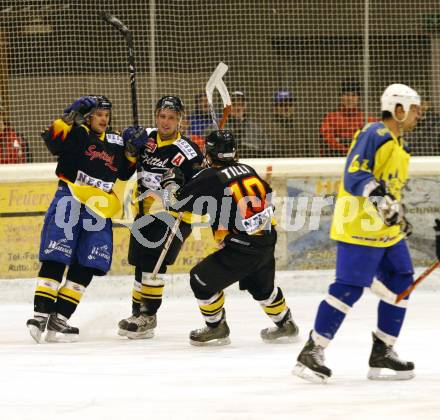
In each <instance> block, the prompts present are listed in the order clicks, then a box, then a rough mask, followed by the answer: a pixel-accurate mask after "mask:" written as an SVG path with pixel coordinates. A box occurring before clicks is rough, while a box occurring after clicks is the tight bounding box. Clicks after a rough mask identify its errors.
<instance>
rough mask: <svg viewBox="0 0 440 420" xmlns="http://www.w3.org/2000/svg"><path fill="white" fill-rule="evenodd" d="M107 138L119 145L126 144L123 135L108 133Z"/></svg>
mask: <svg viewBox="0 0 440 420" xmlns="http://www.w3.org/2000/svg"><path fill="white" fill-rule="evenodd" d="M106 139H107V141H108V142H109V143H113V144H117V145H119V146H123V145H124V140H122V137H121V136H118V135H117V134H107V135H106Z"/></svg>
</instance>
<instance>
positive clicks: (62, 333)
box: [46, 314, 79, 343]
mask: <svg viewBox="0 0 440 420" xmlns="http://www.w3.org/2000/svg"><path fill="white" fill-rule="evenodd" d="M78 337H79V329H78V328H76V327H71V326H70V325H69V324H68V323H67V320H65V319H63V318H61V317H60V315H58V314H51V315H50V317H49V321H48V323H47V334H46V341H47V342H48V343H73V342H75V341H78Z"/></svg>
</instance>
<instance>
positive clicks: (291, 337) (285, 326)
mask: <svg viewBox="0 0 440 420" xmlns="http://www.w3.org/2000/svg"><path fill="white" fill-rule="evenodd" d="M298 332H299V329H298V326H297V325H296V324H295V322H294V321H293V318H292V314H291V313H290V309H289V310H288V311H287V313H286V316H285V317H284V319H283V320H282V321H281V322H279V323H277V326H276V327H271V328H265V329H264V330H261V332H260V336H261V338H262V339H263V341H264V342H265V343H273V342H275V341H278V340H279V339H281V338H287V341H289V342H293V341H296V339H297V337H298ZM281 341H282V340H281Z"/></svg>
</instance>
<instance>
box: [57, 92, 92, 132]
mask: <svg viewBox="0 0 440 420" xmlns="http://www.w3.org/2000/svg"><path fill="white" fill-rule="evenodd" d="M96 105H97V103H96V100H95V99H94V98H93V97H91V96H81V98H79V99H77V100H76V101H75V102H73V103H72V104H71V105H69V106H68V107H67V108H66V109H65V110H64V116H63V120H64V121H65V122H66V123H67V124H76V125H81V124H83V123H84V121H85V117H86V116H87V114H89V113H90V112H91V111H92V109H93V108H95V107H96Z"/></svg>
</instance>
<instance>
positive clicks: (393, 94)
mask: <svg viewBox="0 0 440 420" xmlns="http://www.w3.org/2000/svg"><path fill="white" fill-rule="evenodd" d="M420 102H421V100H420V96H419V94H418V93H417V92H416V91H415V90H414V89H411V88H410V87H409V86H406V85H402V84H400V83H394V84H392V85H389V86H388V87H387V88H386V89H385V91H384V92H383V94H382V96H381V98H380V104H381V110H382V111H389V112H391V115H392V116H393V118H394V119H395V120H396V121H399V122H403V121H405V120H406V118H407V116H408V112H409V109H410V107H411V105H419V106H420ZM396 105H402V107H403V110H404V111H405V117H404V118H403V119H402V120H398V119H397V118H396V115H395V114H394V111H395V109H396Z"/></svg>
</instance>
